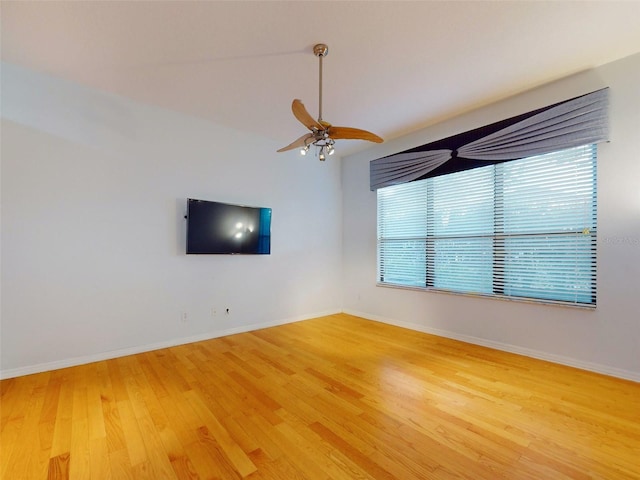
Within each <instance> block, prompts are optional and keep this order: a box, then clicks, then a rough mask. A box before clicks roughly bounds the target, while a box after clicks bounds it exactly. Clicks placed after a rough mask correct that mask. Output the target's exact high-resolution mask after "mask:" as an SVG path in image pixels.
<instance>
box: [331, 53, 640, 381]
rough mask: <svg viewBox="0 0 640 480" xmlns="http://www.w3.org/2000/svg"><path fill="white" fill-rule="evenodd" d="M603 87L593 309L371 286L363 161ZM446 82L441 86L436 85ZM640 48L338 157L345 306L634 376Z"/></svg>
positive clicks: (372, 204) (639, 354) (639, 317)
mask: <svg viewBox="0 0 640 480" xmlns="http://www.w3.org/2000/svg"><path fill="white" fill-rule="evenodd" d="M604 86H609V87H610V95H611V108H610V116H611V142H610V143H605V144H601V145H600V146H599V151H598V189H599V193H598V306H597V309H596V310H595V311H587V310H584V309H578V308H570V307H559V306H547V305H537V304H527V303H520V302H510V301H504V300H495V299H487V298H473V297H467V296H460V295H451V294H443V293H434V292H424V291H413V290H403V289H397V288H388V287H377V286H376V283H375V282H376V240H375V238H376V194H375V193H373V192H371V191H369V161H370V160H373V159H375V158H379V157H382V156H384V155H389V154H392V153H396V152H398V151H402V150H405V149H407V148H411V147H415V146H417V145H421V144H424V143H428V142H430V141H434V140H438V139H440V138H444V137H447V136H450V135H453V134H456V133H460V132H464V131H466V130H470V129H472V128H476V127H479V126H482V125H486V124H489V123H492V122H495V121H498V120H503V119H505V118H509V117H511V116H514V115H517V114H520V113H525V112H527V111H530V110H533V109H535V108H538V107H544V106H546V105H549V104H552V103H555V102H558V101H561V100H565V99H568V98H572V97H574V96H577V95H581V94H584V93H588V92H590V91H593V90H596V89H598V88H601V87H604ZM443 88H446V87H443ZM639 141H640V55H634V56H631V57H627V58H626V59H622V60H619V61H616V62H613V63H610V64H607V65H604V66H602V67H599V68H595V69H593V70H590V71H587V72H583V73H580V74H577V75H575V76H572V77H570V78H566V79H563V80H560V81H557V82H554V83H552V84H549V85H545V86H543V87H540V88H537V89H535V90H532V91H529V92H525V93H523V94H521V95H518V96H516V97H512V98H509V99H507V100H505V101H502V102H499V103H496V104H493V105H490V106H487V107H484V108H481V109H478V110H475V111H473V112H470V113H468V114H465V115H462V116H460V117H458V118H455V119H451V120H449V121H447V122H444V123H441V124H438V125H433V126H431V127H428V128H426V129H424V130H422V131H420V132H416V133H414V134H412V135H409V136H406V137H403V138H400V139H396V140H394V141H391V142H387V143H385V144H382V145H380V146H376V147H374V148H372V149H370V150H367V151H365V152H361V153H358V154H354V155H352V156H349V157H345V158H344V159H343V162H342V175H343V191H344V194H343V219H344V226H343V243H344V248H343V279H344V289H343V295H344V297H343V309H344V310H345V311H346V312H350V313H354V314H358V315H361V316H364V317H366V318H371V319H376V320H381V321H385V322H388V323H393V324H397V325H402V326H406V327H409V328H413V329H416V330H421V331H425V332H432V333H437V334H440V335H444V336H449V337H453V338H459V339H462V340H467V341H471V342H474V343H479V344H484V345H488V346H493V347H497V348H501V349H505V350H509V351H515V352H519V353H524V354H528V355H531V356H536V357H540V358H545V359H549V360H553V361H557V362H560V363H566V364H570V365H574V366H578V367H582V368H587V369H591V370H595V371H600V372H604V373H608V374H612V375H617V376H620V377H625V378H630V379H635V380H638V381H640V156H639V155H638V142H639Z"/></svg>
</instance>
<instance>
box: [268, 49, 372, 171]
mask: <svg viewBox="0 0 640 480" xmlns="http://www.w3.org/2000/svg"><path fill="white" fill-rule="evenodd" d="M313 53H314V55H315V56H316V57H318V61H319V63H320V69H319V71H320V74H319V85H320V88H319V102H318V104H319V106H318V120H315V119H314V118H313V117H312V116H311V115H310V114H309V112H307V109H306V108H305V107H304V105H303V104H302V102H301V101H300V100H298V99H295V100H294V101H293V103H292V104H291V110H292V111H293V116H294V117H296V118H297V119H298V121H300V123H302V124H303V125H304V126H305V127H307V128H308V129H309V130H311V133H307V134H305V135H303V136H301V137H300V138H298V139H297V140H295V141H294V142H292V143H290V144H289V145H287V146H286V147H282V148H281V149H280V150H278V152H286V151H287V150H293V149H294V148H299V149H300V153H301V154H302V155H306V154H307V152H308V151H309V148H310V146H311V145H314V146H316V147H317V154H318V158H319V159H320V160H322V161H324V159H325V158H326V155H333V153H334V152H335V150H334V148H333V145H334V143H335V141H336V140H346V139H349V140H367V141H369V142H375V143H382V141H383V140H382V138H380V137H379V136H378V135H376V134H374V133H371V132H367V131H366V130H360V129H359V128H351V127H335V126H333V125H331V124H330V123H329V122H326V121H324V120H323V119H322V59H323V58H324V57H326V56H327V53H329V47H327V46H326V45H325V44H324V43H319V44H317V45H315V46H314V47H313Z"/></svg>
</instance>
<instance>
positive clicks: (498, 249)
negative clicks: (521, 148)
mask: <svg viewBox="0 0 640 480" xmlns="http://www.w3.org/2000/svg"><path fill="white" fill-rule="evenodd" d="M573 148H576V149H589V152H590V157H591V161H592V173H591V175H592V187H591V188H592V190H591V193H590V197H591V202H592V203H591V206H590V215H591V217H592V218H591V220H592V227H591V228H590V229H589V230H588V235H589V236H590V240H589V242H590V243H589V244H590V245H591V247H590V248H584V252H587V251H590V256H589V257H588V259H589V261H590V263H589V266H588V270H589V274H588V275H587V279H588V285H589V286H590V290H588V292H587V293H584V294H581V293H576V294H575V300H566V299H559V298H560V297H561V296H562V295H561V294H560V293H557V292H556V298H541V297H535V296H518V295H510V294H508V293H505V292H507V291H509V290H511V291H514V290H515V289H516V287H514V286H509V287H507V286H506V285H505V282H506V274H505V269H507V263H506V262H507V254H506V249H507V247H506V243H507V242H508V238H510V237H509V234H507V233H505V229H504V216H503V214H500V215H498V214H497V212H498V210H500V209H502V210H503V211H504V208H505V206H504V201H505V200H504V185H503V180H502V179H503V175H502V174H501V173H500V169H501V168H502V167H501V165H503V164H500V163H499V164H494V165H489V166H487V167H481V168H493V176H494V180H493V207H494V226H493V231H492V233H491V238H492V247H491V249H490V255H491V257H492V259H491V276H492V284H491V285H490V290H491V291H490V292H482V291H465V290H461V289H458V290H456V289H452V288H441V287H438V286H436V284H435V283H434V278H435V275H436V273H435V272H430V271H429V268H432V269H435V270H437V269H438V266H437V265H436V264H435V253H434V252H435V242H436V241H437V240H438V238H437V236H435V235H433V232H434V225H433V224H432V222H431V221H429V222H428V224H427V225H428V226H427V234H426V235H425V236H424V255H425V265H426V267H425V272H424V277H425V282H424V285H422V284H415V283H414V284H407V283H402V282H397V281H393V280H385V272H384V271H382V268H383V263H382V262H383V259H382V255H383V250H384V246H385V244H386V243H387V242H389V241H391V242H393V241H400V240H394V239H389V238H383V236H381V227H380V222H381V220H380V208H381V207H380V195H381V193H383V194H384V190H385V188H390V187H385V188H381V189H379V190H378V194H377V209H376V210H377V217H376V221H377V241H376V255H377V265H376V269H377V270H376V278H377V281H376V284H377V285H378V286H382V287H391V288H404V289H413V290H421V291H433V292H445V293H450V294H455V295H470V296H476V297H488V298H496V299H504V300H512V301H521V302H529V303H542V304H557V305H564V306H571V307H578V308H588V309H595V308H596V306H597V265H598V262H597V260H598V259H597V144H595V143H593V144H589V145H584V146H581V147H573ZM569 150H570V149H567V150H566V151H569ZM564 151H565V150H563V151H560V152H552V154H559V153H561V152H564ZM542 156H543V155H539V156H533V157H529V158H527V159H521V160H528V159H532V158H537V157H542ZM516 162H517V160H516ZM507 163H511V162H507ZM451 175H456V174H455V173H453V174H449V175H443V176H441V177H440V178H442V177H449V176H451ZM433 178H438V177H433ZM433 178H428V179H424V180H419V181H418V182H425V183H426V182H428V181H433ZM410 183H414V182H410ZM405 185H406V184H405ZM426 195H427V199H428V200H427V206H426V211H425V213H424V215H425V216H427V217H430V218H431V219H433V213H432V212H431V213H428V210H429V209H433V208H434V206H433V205H434V202H433V189H429V188H427V194H426ZM499 203H501V204H502V205H500V206H498V204H499ZM501 223H502V225H501ZM586 230H587V229H586V228H585V229H584V230H583V232H582V233H585V231H586ZM568 234H569V235H572V236H573V237H572V238H575V239H578V238H580V233H579V232H577V231H572V232H568ZM533 235H535V236H540V237H544V236H547V237H549V236H554V237H555V236H559V235H560V233H559V232H550V231H542V230H541V231H539V232H536V233H534V234H533ZM463 237H464V236H460V237H459V238H463ZM477 237H478V236H475V237H474V236H469V237H468V238H477ZM416 240H417V241H419V239H416ZM575 243H576V244H577V243H578V240H576V241H575ZM581 251H582V250H581ZM575 258H576V259H579V258H580V257H579V255H576V257H575ZM520 268H522V267H520ZM552 278H553V279H556V280H557V281H558V282H559V283H561V282H560V280H561V279H562V277H561V275H560V274H556V275H555V276H553V277H552ZM498 279H500V281H498ZM579 286H580V285H579V284H576V286H575V288H578V287H579ZM552 291H553V290H552ZM589 296H590V300H589V301H585V300H578V298H580V297H582V298H586V297H589Z"/></svg>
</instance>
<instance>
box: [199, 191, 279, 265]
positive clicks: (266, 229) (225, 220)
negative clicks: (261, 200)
mask: <svg viewBox="0 0 640 480" xmlns="http://www.w3.org/2000/svg"><path fill="white" fill-rule="evenodd" d="M270 253H271V209H270V208H259V207H246V206H243V205H230V204H227V203H219V202H210V201H206V200H194V199H192V198H189V199H188V200H187V254H249V255H268V254H270Z"/></svg>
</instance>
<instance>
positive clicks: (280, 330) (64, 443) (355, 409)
mask: <svg viewBox="0 0 640 480" xmlns="http://www.w3.org/2000/svg"><path fill="white" fill-rule="evenodd" d="M1 387H2V397H1V404H0V405H1V407H0V408H1V418H2V423H1V428H2V430H1V437H0V449H1V450H0V455H1V457H0V467H1V470H0V478H2V479H6V480H14V479H15V480H23V479H24V480H30V479H54V478H72V479H81V480H92V479H93V480H108V479H153V480H161V479H176V478H177V479H196V478H200V479H222V480H234V479H240V478H246V479H251V480H257V479H282V480H295V479H308V480H340V479H344V480H353V479H369V480H371V479H375V480H382V479H399V480H414V479H415V480H417V479H420V480H423V479H473V480H483V479H486V480H498V479H535V480H547V479H548V480H563V479H567V480H568V479H571V480H576V479H577V480H580V479H606V480H616V479H636V480H637V479H639V478H640V384H638V383H634V382H629V381H624V380H619V379H614V378H610V377H606V376H603V375H598V374H594V373H589V372H584V371H580V370H577V369H573V368H569V367H564V366H559V365H555V364H551V363H547V362H543V361H539V360H533V359H530V358H526V357H522V356H518V355H514V354H509V353H505V352H500V351H495V350H491V349H488V348H483V347H479V346H474V345H469V344H466V343H462V342H458V341H454V340H449V339H444V338H440V337H435V336H431V335H426V334H423V333H418V332H414V331H411V330H406V329H401V328H397V327H392V326H389V325H384V324H381V323H377V322H371V321H367V320H363V319H360V318H357V317H352V316H349V315H344V314H341V315H332V316H329V317H323V318H319V319H314V320H308V321H303V322H298V323H293V324H289V325H284V326H278V327H274V328H269V329H264V330H258V331H254V332H250V333H243V334H239V335H233V336H228V337H224V338H219V339H214V340H209V341H204V342H198V343H193V344H189V345H183V346H178V347H173V348H168V349H163V350H157V351H153V352H149V353H143V354H139V355H132V356H128V357H122V358H118V359H114V360H109V361H103V362H97V363H92V364H89V365H83V366H78V367H73V368H66V369H62V370H56V371H51V372H46V373H41V374H36V375H28V376H24V377H19V378H14V379H8V380H4V381H2V382H1Z"/></svg>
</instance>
